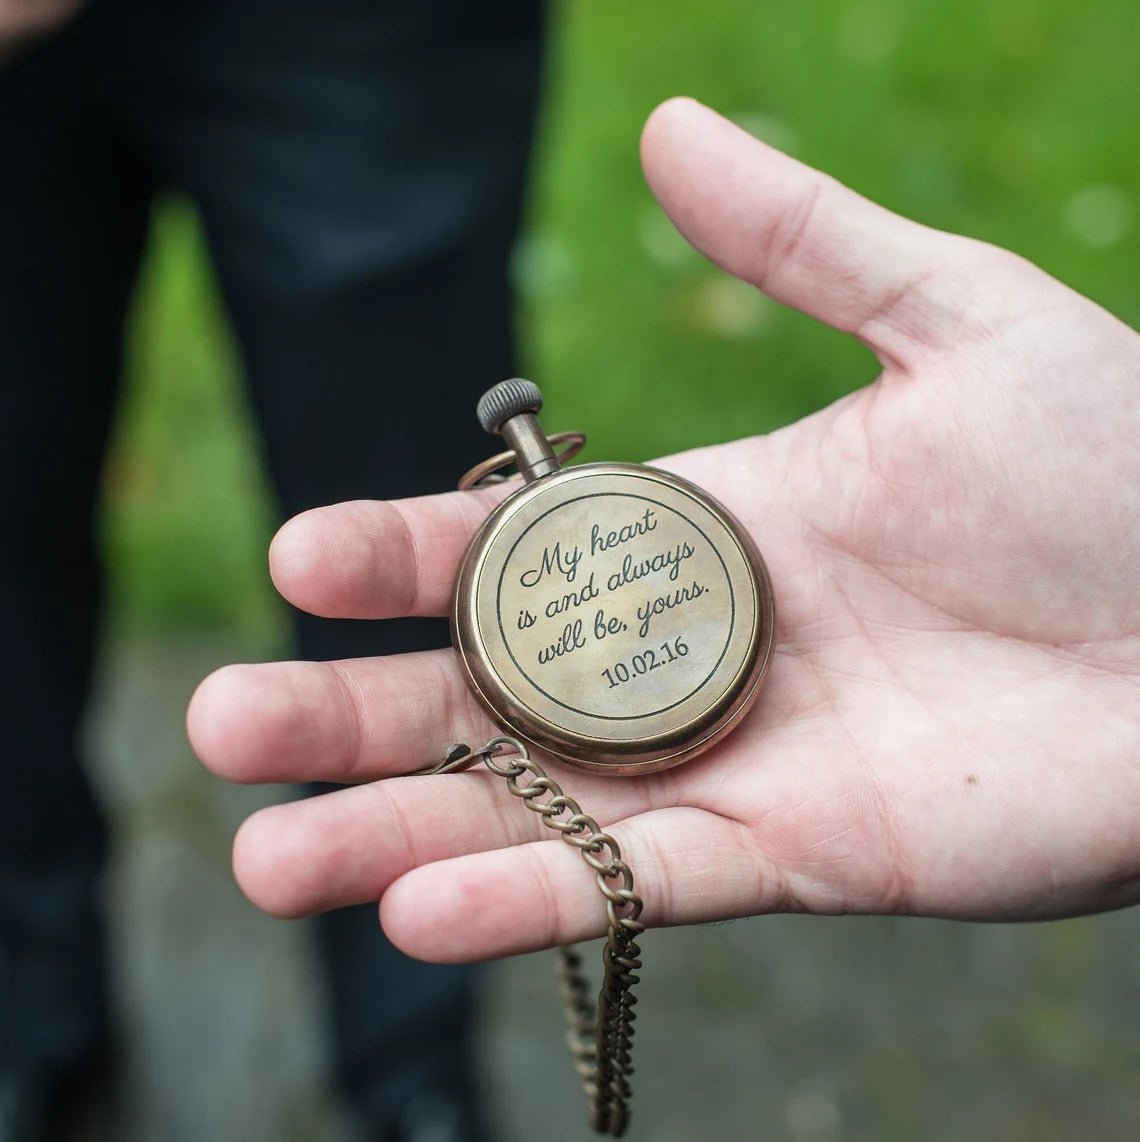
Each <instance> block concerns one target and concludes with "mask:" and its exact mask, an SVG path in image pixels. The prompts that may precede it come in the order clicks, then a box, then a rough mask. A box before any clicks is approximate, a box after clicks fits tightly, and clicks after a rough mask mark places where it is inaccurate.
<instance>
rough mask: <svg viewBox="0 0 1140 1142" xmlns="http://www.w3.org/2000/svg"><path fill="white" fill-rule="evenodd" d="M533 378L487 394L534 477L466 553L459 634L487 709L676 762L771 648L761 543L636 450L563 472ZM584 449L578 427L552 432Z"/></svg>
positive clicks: (487, 420) (735, 706) (607, 753)
mask: <svg viewBox="0 0 1140 1142" xmlns="http://www.w3.org/2000/svg"><path fill="white" fill-rule="evenodd" d="M541 407H542V395H541V393H540V392H539V390H538V388H537V387H536V386H535V385H533V384H531V383H530V382H529V381H522V380H512V381H503V382H502V383H501V384H499V385H496V386H495V387H494V388H493V389H491V390H490V391H489V392H487V393H486V394H485V395H484V396H483V398H482V400H481V401H480V402H479V406H478V410H477V414H478V417H479V420H480V422H481V423H482V425H483V427H484V428H485V429H486V430H487V431H488V432H493V433H500V434H501V435H502V436H503V438H504V440H505V441H506V443H507V444H508V446H509V448H510V451H509V452H506V453H502V454H501V455H500V456H497V457H493V458H492V459H491V460H490V461H487V462H485V463H484V464H482V465H479V467H478V468H476V469H472V471H471V472H470V473H468V474H467V476H465V477H464V480H463V481H462V482H461V483H460V487H465V486H467V487H469V486H471V485H472V484H473V483H474V482H475V481H476V480H478V479H479V478H480V477H481V476H484V475H486V474H487V473H488V472H489V471H491V470H493V469H494V468H495V467H498V466H499V465H501V464H506V463H508V462H513V463H515V464H516V465H517V466H518V468H519V470H520V472H521V473H522V475H523V477H524V479H525V480H526V481H527V483H526V484H525V485H524V486H523V487H522V488H521V489H520V490H519V491H518V492H516V493H515V494H514V495H512V496H510V497H509V498H508V499H506V500H505V501H504V502H503V503H502V504H500V505H499V507H498V508H496V509H495V511H493V512H492V513H491V514H490V516H488V518H487V520H486V522H485V523H484V524H483V526H482V527H481V528H480V529H479V532H478V533H477V534H476V535H475V537H474V539H472V541H471V544H470V546H469V547H468V549H467V552H466V555H465V556H464V559H463V564H462V567H461V569H460V572H459V579H458V582H457V585H456V590H455V601H454V607H453V609H452V639H453V641H454V644H455V647H456V649H457V650H458V652H459V660H460V663H461V664H462V667H463V672H464V674H465V675H466V678H467V682H468V684H469V685H470V686H471V689H472V691H473V692H474V693H475V695H476V696H477V697H478V699H479V701H480V703H482V705H483V707H484V708H485V709H486V711H487V712H488V713H489V714H490V715H491V718H492V719H493V720H494V721H495V722H496V723H498V724H499V725H501V726H505V727H509V728H510V731H511V732H512V733H513V734H515V735H517V736H518V737H520V738H522V739H523V740H524V741H527V742H529V743H531V744H532V745H534V746H537V747H538V748H539V749H541V750H543V751H544V752H545V753H547V754H550V755H551V756H554V757H557V758H558V759H559V760H561V761H564V762H566V763H567V764H568V765H573V766H577V767H579V768H582V769H590V770H594V771H597V772H604V773H612V774H618V775H628V774H635V773H651V772H653V771H655V770H659V769H666V768H668V767H669V766H673V765H677V764H679V763H680V762H682V761H686V760H687V759H688V758H690V757H693V756H694V755H695V754H697V753H699V752H701V751H702V750H704V749H707V748H708V747H709V746H710V745H712V744H713V743H714V742H716V741H717V740H719V739H720V738H721V737H723V736H724V735H725V734H726V733H728V732H729V731H730V730H731V729H732V728H733V726H734V725H735V724H736V723H737V722H739V721H740V719H741V718H742V717H743V715H744V713H745V712H746V711H747V710H748V708H749V706H750V705H751V704H752V701H753V700H754V699H755V697H756V695H757V693H758V692H759V688H760V683H761V681H762V679H763V677H764V672H765V670H766V669H767V666H768V659H769V656H770V655H771V651H772V637H773V629H774V625H775V608H774V604H773V601H772V586H771V583H770V582H769V579H768V572H767V569H766V568H765V566H764V561H763V559H762V558H761V557H760V552H759V551H758V550H757V549H756V545H755V544H754V543H753V542H752V539H751V537H750V536H749V535H748V533H747V532H746V531H745V530H744V528H743V527H742V526H741V525H740V524H739V523H737V521H736V520H735V519H733V517H732V516H731V515H730V514H729V512H728V511H727V510H726V509H725V508H724V507H722V506H721V505H720V504H718V503H717V502H716V501H715V500H714V499H712V497H711V496H709V495H708V494H707V493H705V492H703V491H701V489H700V488H698V487H696V486H695V485H693V484H691V483H689V482H688V481H687V480H683V479H681V478H680V477H679V476H674V475H672V474H670V473H668V472H664V471H661V470H660V469H657V468H650V467H646V466H644V465H640V464H583V465H580V466H578V467H574V468H569V469H562V468H561V467H560V462H559V459H558V457H557V456H556V455H555V453H554V449H553V447H552V445H551V442H550V441H548V440H547V438H546V436H545V435H543V433H542V432H541V430H540V429H539V427H538V421H537V419H536V416H535V414H536V413H537V412H538V411H539V409H540V408H541ZM552 440H554V442H555V443H559V442H566V443H569V444H570V446H571V449H572V450H574V451H576V450H577V448H578V447H580V446H581V443H583V442H584V438H582V437H580V436H577V435H572V436H564V437H560V438H552Z"/></svg>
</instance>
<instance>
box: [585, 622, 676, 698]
mask: <svg viewBox="0 0 1140 1142" xmlns="http://www.w3.org/2000/svg"><path fill="white" fill-rule="evenodd" d="M658 652H660V654H661V657H658ZM688 653H689V644H688V643H687V642H685V640H684V639H683V638H682V637H681V636H680V635H678V636H677V637H676V638H675V639H673V640H672V641H671V642H663V643H662V644H661V645H660V646H659V647H656V648H648V647H647V648H646V649H645V650H643V651H641V652H640V653H638V654H635V655H634V656H633V657H632V658H631V659H630V660H629V664H628V665H627V664H626V663H624V662H615V663H614V664H613V666H607V667H606V669H605V670H603V671H602V677H603V678H604V679H605V680H606V681H607V682H608V683H609V684H610V689H611V690H612V689H613V688H614V687H615V686H620V685H621V684H622V683H623V682H629V681H630V680H631V679H634V678H639V677H640V676H641V675H643V674H648V673H649V672H650V671H651V670H659V669H660V668H661V667H662V666H668V665H669V664H670V663H672V662H676V661H677V660H678V659H680V658H684V657H685V655H686V654H688Z"/></svg>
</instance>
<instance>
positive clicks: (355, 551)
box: [269, 485, 514, 619]
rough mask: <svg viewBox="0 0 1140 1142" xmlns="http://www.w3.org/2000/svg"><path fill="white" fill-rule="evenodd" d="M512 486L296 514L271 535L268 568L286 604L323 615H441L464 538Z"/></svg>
mask: <svg viewBox="0 0 1140 1142" xmlns="http://www.w3.org/2000/svg"><path fill="white" fill-rule="evenodd" d="M513 487H514V485H508V486H507V487H505V488H491V489H485V490H481V491H469V492H447V493H445V494H443V495H438V496H419V497H417V498H416V499H410V500H390V501H386V502H384V501H378V500H354V501H350V502H349V503H343V504H333V505H332V506H331V507H325V508H314V509H312V510H311V511H307V512H302V513H301V514H300V515H298V516H294V518H293V519H291V520H289V522H288V523H286V524H285V525H284V526H283V527H282V528H281V530H280V531H278V533H277V535H276V536H275V537H274V539H273V543H272V544H271V545H270V548H269V573H270V575H272V577H273V583H274V585H275V586H276V587H277V590H278V591H280V592H281V594H282V595H283V596H284V598H286V599H288V601H289V602H290V603H292V604H293V605H294V606H296V607H300V608H301V609H302V610H305V611H309V612H311V613H312V614H314V615H321V616H323V617H324V618H345V619H348V618H352V619H389V618H400V617H403V616H408V615H420V616H432V615H445V614H447V611H448V609H449V607H450V604H451V592H452V589H453V587H454V585H455V577H456V574H457V572H458V568H459V562H460V560H461V559H462V557H463V552H464V550H465V549H466V547H467V543H468V542H469V540H470V539H471V536H472V535H474V533H475V531H476V530H477V529H478V527H479V525H480V524H481V523H482V522H483V520H485V519H486V518H487V514H488V513H489V512H490V511H491V509H492V508H493V507H494V506H495V505H496V504H497V503H498V502H499V501H500V500H501V499H503V497H504V496H505V495H506V494H507V493H508V492H509V491H510V490H511V489H512V488H513Z"/></svg>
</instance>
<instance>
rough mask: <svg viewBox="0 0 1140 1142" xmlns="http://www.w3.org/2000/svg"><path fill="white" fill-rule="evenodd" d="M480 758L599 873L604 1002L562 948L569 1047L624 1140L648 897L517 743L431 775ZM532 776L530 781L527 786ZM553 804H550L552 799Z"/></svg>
mask: <svg viewBox="0 0 1140 1142" xmlns="http://www.w3.org/2000/svg"><path fill="white" fill-rule="evenodd" d="M505 748H510V749H513V750H515V751H516V755H515V756H509V757H507V758H505V759H504V760H503V763H502V764H499V763H498V762H496V761H495V757H496V756H497V755H498V754H499V753H501V752H502V751H503V750H504V749H505ZM480 758H482V760H483V763H484V764H485V765H486V766H487V768H488V769H489V770H490V771H491V772H492V773H494V774H496V775H497V776H499V777H502V778H505V779H506V782H507V788H508V789H510V791H511V793H512V794H514V796H516V797H519V798H521V799H522V802H523V804H524V805H525V806H526V807H527V808H528V809H530V810H531V811H532V812H535V813H538V814H539V815H540V816H541V817H542V820H543V823H544V824H545V825H546V826H547V827H548V828H550V829H553V830H554V831H555V832H556V833H558V834H559V836H561V838H562V839H563V840H564V841H565V842H566V843H567V844H569V845H572V846H573V847H574V848H576V849H577V850H578V851H579V852H580V853H581V854H582V859H583V860H584V861H585V862H586V864H587V865H589V867H590V868H591V870H592V871H593V872H594V876H595V878H596V880H597V884H598V889H599V891H600V892H601V894H602V895H603V896H604V897H605V900H606V920H607V927H608V932H607V935H606V943H605V947H604V948H603V950H602V968H603V978H602V988H601V992H600V993H599V995H598V999H597V1001H596V1002H594V1001H592V1000H591V999H590V997H589V984H588V983H587V980H586V977H585V975H584V973H583V971H582V958H581V956H580V955H579V954H578V953H577V952H576V951H575V950H574V948H572V947H564V948H559V949H558V970H559V979H560V983H561V990H562V998H563V1002H564V1005H565V1010H566V1023H567V1034H566V1041H567V1043H568V1044H569V1045H570V1050H571V1052H572V1054H573V1056H574V1065H575V1069H576V1070H577V1072H578V1075H579V1077H580V1078H581V1080H582V1089H583V1090H584V1091H585V1093H586V1100H587V1102H588V1103H589V1108H590V1124H591V1126H592V1127H593V1128H594V1130H595V1131H597V1132H598V1133H599V1134H608V1135H610V1136H611V1137H613V1138H620V1137H621V1135H622V1134H624V1133H625V1129H626V1126H627V1125H628V1124H629V1099H630V1094H631V1089H630V1083H629V1077H630V1075H631V1074H632V1073H633V1063H632V1061H631V1053H630V1052H631V1041H632V1039H633V1031H634V1027H633V1021H634V1018H635V1012H634V1010H633V1009H634V1006H635V1004H636V1003H637V997H636V996H635V995H634V994H633V985H634V984H635V983H638V982H639V978H640V977H639V976H638V975H637V974H636V973H637V971H638V969H639V968H640V967H641V960H640V958H639V957H640V955H641V949H640V948H639V947H638V945H637V937H638V936H639V935H640V934H641V932H642V931H643V930H644V928H645V925H644V924H642V923H641V921H640V920H639V919H638V917H639V916H640V915H641V909H642V903H641V897H640V896H638V895H637V893H636V892H634V890H633V873H632V872H631V871H630V868H629V865H627V864H626V863H625V861H623V860H622V857H621V849H620V848H619V847H618V843H617V841H616V840H614V838H613V837H611V836H610V835H609V833H606V832H603V831H602V830H601V829H600V828H599V827H598V822H597V821H595V820H594V818H593V817H591V816H590V815H589V814H587V813H583V812H582V809H581V806H580V805H579V804H578V802H577V801H575V800H574V798H573V797H568V796H567V795H566V794H565V793H563V792H562V788H561V786H559V784H558V783H557V782H556V781H555V780H554V779H553V778H551V777H548V776H547V775H546V772H545V771H544V770H543V768H542V766H540V765H539V764H538V763H537V762H536V761H534V760H532V758H531V756H530V753H529V752H528V751H527V748H526V746H525V745H524V744H523V743H522V742H521V741H519V740H518V739H517V738H512V737H505V736H503V737H496V738H492V739H491V740H490V741H489V742H488V743H487V744H486V745H485V746H484V747H483V748H482V749H480V750H476V751H474V752H473V751H472V750H470V749H468V747H467V746H453V747H452V748H451V749H450V750H448V753H447V758H446V759H445V760H444V761H443V762H442V763H441V764H440V765H438V766H436V767H435V768H434V769H431V770H428V771H427V772H430V773H448V772H451V771H454V770H457V769H466V768H468V767H469V766H471V765H473V764H475V762H477V761H478V760H479V759H480ZM525 775H529V780H527V781H525V782H523V783H520V779H521V778H523V777H524V776H525ZM547 794H549V797H548V798H546V799H543V800H540V798H544V797H545V795H547Z"/></svg>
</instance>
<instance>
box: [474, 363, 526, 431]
mask: <svg viewBox="0 0 1140 1142" xmlns="http://www.w3.org/2000/svg"><path fill="white" fill-rule="evenodd" d="M541 408H542V392H541V390H540V389H539V387H538V385H536V384H534V382H533V381H524V380H523V379H522V377H513V378H512V379H511V380H509V381H500V382H499V383H498V384H497V385H495V386H494V388H490V389H488V390H487V391H486V392H485V393H484V394H483V395H482V396H481V397H480V398H479V403H478V404H477V405H476V406H475V415H476V416H477V417H478V418H479V423H480V424H481V425H482V426H483V430H484V431H485V432H490V433H492V434H495V433H498V432H500V431H501V430H502V427H503V425H504V424H505V423H506V422H507V421H508V420H510V419H511V418H512V417H515V416H519V415H521V414H522V413H531V414H532V415H533V414H534V413H536V412H538V411H539V410H540V409H541Z"/></svg>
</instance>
